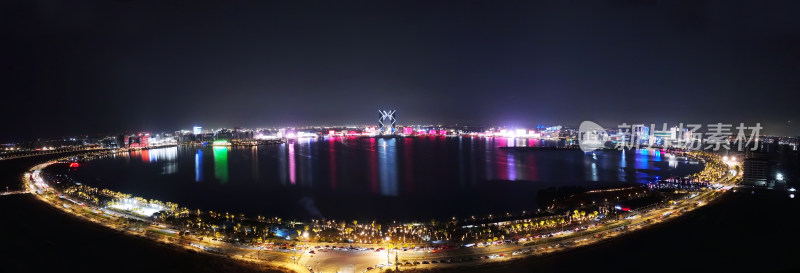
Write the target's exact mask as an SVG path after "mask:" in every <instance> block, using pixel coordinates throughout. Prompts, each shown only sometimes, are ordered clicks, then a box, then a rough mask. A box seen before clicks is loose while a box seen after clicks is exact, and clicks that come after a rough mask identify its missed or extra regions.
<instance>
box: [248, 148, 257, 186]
mask: <svg viewBox="0 0 800 273" xmlns="http://www.w3.org/2000/svg"><path fill="white" fill-rule="evenodd" d="M250 160H252V161H253V164H252V166H251V168H252V171H253V180H256V181H258V177H259V171H258V146H253V147H252V148H250Z"/></svg>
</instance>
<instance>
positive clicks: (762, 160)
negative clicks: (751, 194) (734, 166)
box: [742, 153, 772, 186]
mask: <svg viewBox="0 0 800 273" xmlns="http://www.w3.org/2000/svg"><path fill="white" fill-rule="evenodd" d="M742 167H743V173H742V183H743V184H746V185H751V186H767V185H768V183H769V182H770V178H771V175H772V162H770V159H769V157H768V155H767V154H762V153H753V154H751V155H750V157H748V158H746V159H745V160H744V162H743V166H742Z"/></svg>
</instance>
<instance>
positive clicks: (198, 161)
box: [194, 149, 203, 182]
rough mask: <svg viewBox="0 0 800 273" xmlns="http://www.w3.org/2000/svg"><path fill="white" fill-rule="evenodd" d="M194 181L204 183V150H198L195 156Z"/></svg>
mask: <svg viewBox="0 0 800 273" xmlns="http://www.w3.org/2000/svg"><path fill="white" fill-rule="evenodd" d="M194 181H195V182H200V181H203V150H202V149H197V153H195V154H194Z"/></svg>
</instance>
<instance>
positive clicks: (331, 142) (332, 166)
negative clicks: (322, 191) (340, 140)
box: [328, 137, 338, 189]
mask: <svg viewBox="0 0 800 273" xmlns="http://www.w3.org/2000/svg"><path fill="white" fill-rule="evenodd" d="M335 147H336V138H333V137H331V138H329V139H328V164H329V165H328V171H329V172H330V173H329V174H328V176H330V179H331V189H336V182H337V181H336V180H337V179H338V177H337V176H336V148H335Z"/></svg>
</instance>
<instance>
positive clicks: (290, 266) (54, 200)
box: [23, 160, 721, 272]
mask: <svg viewBox="0 0 800 273" xmlns="http://www.w3.org/2000/svg"><path fill="white" fill-rule="evenodd" d="M55 162H57V160H54V161H50V162H47V163H43V164H39V165H36V166H34V167H33V168H31V169H30V170H32V171H35V170H41V169H42V168H44V167H45V166H47V165H49V164H53V163H55ZM31 177H32V176H26V177H23V180H24V181H25V183H26V185H28V186H29V187H31V189H34V188H33V187H35V186H34V184H35V182H34V183H31V181H30V180H29V178H31ZM712 193H713V191H712ZM35 195H36V196H37V197H38V199H39V200H41V201H43V202H46V203H48V204H50V205H51V206H54V207H56V208H58V209H60V210H62V211H64V212H66V213H70V211H69V209H70V207H67V206H63V205H64V204H63V203H62V204H61V205H62V206H58V201H59V199H58V198H52V197H50V198H48V197H47V196H46V195H43V194H35ZM720 195H721V194H720ZM701 196H704V195H701ZM713 197H714V198H712V199H710V200H714V199H717V198H716V197H718V196H713ZM62 201H63V200H62ZM707 201H708V200H707ZM94 209H98V208H94ZM693 209H694V208H691V209H689V210H686V211H685V212H689V211H691V210H693ZM102 210H104V209H103V208H100V211H102ZM70 214H72V215H73V216H75V217H78V218H83V219H84V220H88V221H91V222H94V223H96V224H100V225H103V226H106V227H107V228H111V229H114V230H120V231H121V232H125V234H126V235H134V236H142V237H148V239H150V240H156V241H160V242H164V243H167V244H171V245H173V246H176V247H180V248H183V249H192V247H195V248H197V245H194V243H192V242H191V241H192V240H191V238H189V240H188V241H190V242H189V243H187V244H188V246H187V244H183V243H186V240H185V239H182V240H175V239H174V236H169V235H164V234H161V235H157V236H155V238H151V237H154V236H153V235H149V236H145V235H140V234H136V233H132V232H131V231H130V230H128V229H119V227H115V226H114V224H113V223H109V222H108V221H110V220H109V219H107V220H108V221H103V220H98V217H96V216H95V218H92V217H91V216H87V215H85V214H84V215H80V214H76V213H74V212H73V213H70ZM100 214H102V213H100ZM107 215H108V214H107ZM115 217H126V216H125V215H117V216H115ZM128 217H130V215H129V216H128ZM670 218H677V217H670ZM100 219H102V217H100ZM667 221H668V220H667ZM661 222H664V220H659V221H657V223H661ZM150 224H151V225H152V224H153V223H150ZM653 224H655V223H651V224H647V225H644V226H642V222H641V221H640V222H638V225H633V224H632V223H631V224H628V225H631V226H632V229H631V230H638V229H640V228H644V227H649V226H652V225H653ZM628 225H624V226H625V227H626V229H627V226H628ZM178 230H179V229H178ZM179 232H180V231H179ZM627 232H628V231H624V232H621V233H613V231H611V232H609V231H607V230H591V232H588V231H587V232H586V233H588V235H603V236H602V237H600V238H599V240H594V239H592V240H591V242H588V243H586V244H594V243H597V242H599V241H605V240H607V239H609V238H614V237H616V236H619V235H622V234H625V233H627ZM146 233H147V232H145V234H146ZM609 235H610V236H609ZM164 237H167V238H164ZM169 237H173V239H169ZM573 238H576V241H577V239H582V240H587V239H586V234H584V235H582V236H581V235H578V236H577V237H576V236H572V237H570V236H568V235H567V236H561V237H557V238H554V239H552V240H554V241H551V242H550V243H549V246H548V249H544V250H542V251H537V250H539V249H537V250H532V249H531V248H530V247H528V248H527V249H528V252H527V253H531V252H533V253H534V254H533V255H518V256H520V257H531V256H541V255H546V254H550V253H554V252H562V251H563V250H566V249H574V248H578V247H580V246H583V245H586V244H576V245H572V246H567V247H562V246H561V245H560V242H564V241H568V240H572V239H573ZM203 241H204V238H201V240H200V241H199V242H201V244H202V242H203ZM554 243H555V244H556V246H555V249H553V244H554ZM322 244H324V243H310V242H306V245H307V248H302V247H301V248H300V249H299V250H295V251H294V252H288V253H284V256H286V255H288V256H296V257H299V258H295V259H297V260H299V261H295V260H291V261H283V262H276V261H275V260H276V259H272V261H269V262H262V261H261V260H263V259H261V257H260V256H261V255H262V254H261V253H260V251H261V250H258V252H259V253H258V255H259V257H257V258H251V256H253V255H252V253H251V254H250V255H248V254H247V253H248V251H247V250H250V251H249V252H252V250H253V249H249V248H245V249H242V248H240V249H239V250H240V251H241V250H244V251H245V254H239V255H240V256H236V254H235V252H234V253H233V255H232V254H231V249H228V250H226V253H228V254H225V255H221V256H223V257H225V256H227V257H231V258H234V259H237V260H242V261H249V262H257V263H260V264H270V265H273V266H276V265H280V266H284V267H285V268H286V269H287V270H294V271H297V272H301V271H302V270H303V269H302V268H299V264H302V263H303V261H304V260H303V259H304V258H305V259H310V258H311V257H303V254H305V252H306V251H307V249H314V247H315V246H314V245H316V247H319V246H321V245H322ZM350 244H351V245H359V246H365V247H366V246H372V245H375V244H359V243H350ZM547 244H548V243H547V241H546V240H545V242H544V243H541V242H539V243H536V244H531V245H530V246H539V245H547ZM378 245H380V244H378ZM501 245H502V243H501ZM517 245H519V242H518V243H517ZM527 245H528V244H525V245H523V246H522V247H517V248H516V249H522V250H523V251H524V249H525V246H527ZM494 246H495V245H492V247H494ZM222 247H225V248H237V246H230V245H225V244H223V245H222ZM487 248H489V247H487ZM506 248H508V247H506ZM511 248H514V247H513V246H512V247H511ZM387 249H388V248H387ZM551 249H552V250H551ZM192 250H194V249H192ZM507 250H509V249H503V250H501V251H500V252H507ZM204 252H209V251H204ZM265 252H266V251H265ZM397 252H399V250H398V251H395V253H396V254H395V255H398V254H397ZM494 252H497V251H494ZM384 253H386V252H384ZM491 253H493V252H492V251H488V252H486V254H487V255H491ZM527 253H522V254H527ZM501 254H502V253H501ZM263 255H265V254H263ZM469 255H475V254H472V253H467V254H466V255H465V256H469ZM309 256H311V255H309ZM511 256H515V255H511ZM483 257H486V256H483ZM284 258H286V257H284ZM516 259H517V257H512V258H510V259H503V260H516ZM482 260H483V259H482ZM292 261H295V262H294V263H292ZM478 261H479V262H480V260H478ZM462 262H464V263H459V264H458V266H462V265H467V264H469V263H473V262H472V261H471V260H468V261H462ZM387 263H390V261H389V262H387ZM450 265H454V264H449V263H448V264H447V266H436V268H447V267H450ZM415 267H416V266H415ZM419 267H426V266H419Z"/></svg>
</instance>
